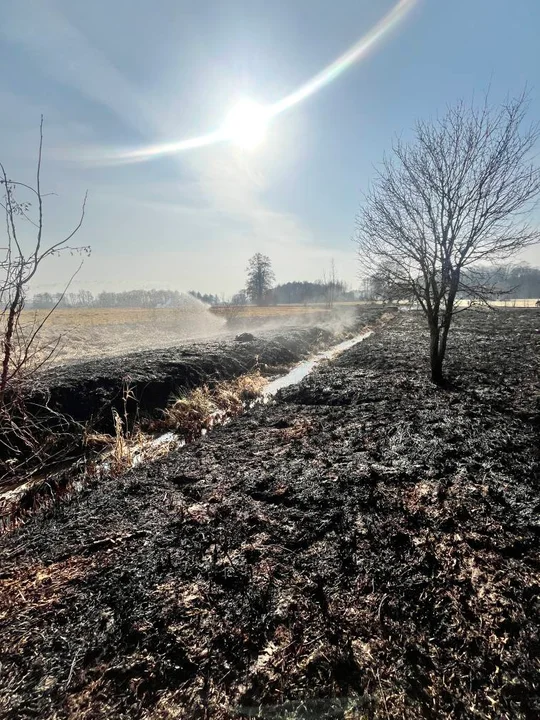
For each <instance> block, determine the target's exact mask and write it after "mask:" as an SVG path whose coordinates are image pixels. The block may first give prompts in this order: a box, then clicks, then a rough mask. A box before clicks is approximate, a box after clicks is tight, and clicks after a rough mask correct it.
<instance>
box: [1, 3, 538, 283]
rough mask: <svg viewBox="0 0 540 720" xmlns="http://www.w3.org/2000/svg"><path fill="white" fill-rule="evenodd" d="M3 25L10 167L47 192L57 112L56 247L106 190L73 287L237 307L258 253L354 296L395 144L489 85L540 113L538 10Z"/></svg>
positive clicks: (243, 6)
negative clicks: (193, 293)
mask: <svg viewBox="0 0 540 720" xmlns="http://www.w3.org/2000/svg"><path fill="white" fill-rule="evenodd" d="M2 18H3V22H2V25H1V26H0V58H1V60H2V62H3V66H4V67H9V68H10V71H9V72H8V73H4V74H3V75H2V78H1V79H0V100H1V102H2V108H3V113H2V116H1V117H0V160H2V161H3V162H4V164H5V165H6V167H7V169H8V172H9V174H10V176H11V177H13V178H16V179H19V180H23V181H25V182H31V180H32V178H33V174H34V168H35V157H36V150H37V141H38V126H39V118H40V115H41V114H43V115H44V116H45V149H44V166H43V176H42V177H43V186H44V190H45V191H50V192H54V193H57V195H54V196H51V197H49V198H47V205H46V220H45V222H46V228H47V231H48V233H49V236H54V234H55V233H58V232H61V230H62V229H66V228H68V227H69V226H70V225H72V224H73V222H74V220H75V219H76V217H77V214H78V212H79V208H80V202H81V200H82V197H83V195H84V192H85V190H86V189H88V192H89V199H88V205H87V213H86V218H85V222H84V225H83V227H82V229H81V231H80V233H79V235H78V236H77V242H78V243H79V244H81V245H90V246H91V247H92V255H91V257H90V258H89V259H87V260H85V263H84V266H83V268H82V269H81V271H80V273H79V274H78V276H77V278H76V279H75V281H74V283H73V286H72V289H73V290H77V289H79V288H85V289H89V290H91V291H92V292H94V293H96V292H99V291H100V290H103V289H108V290H125V289H131V288H135V287H146V288H150V287H156V288H157V287H162V288H171V289H179V290H187V289H190V288H194V289H197V290H200V291H202V292H213V293H217V294H224V295H230V294H232V293H234V292H236V291H237V290H238V289H239V288H241V287H242V286H243V283H244V278H245V272H244V271H245V267H246V264H247V260H248V258H249V257H250V256H251V255H252V254H253V253H255V252H258V251H260V252H263V253H265V254H267V255H269V256H270V258H271V259H272V263H273V267H274V270H275V274H276V279H277V281H278V282H287V281H290V280H294V279H302V280H303V279H306V280H315V279H317V278H320V277H321V276H322V275H323V273H324V272H325V271H327V270H328V267H329V264H330V261H331V259H332V258H333V259H334V260H335V264H336V270H337V274H338V276H339V277H340V278H341V279H343V280H345V281H346V282H348V283H349V284H350V285H352V286H355V285H356V284H357V282H356V273H357V263H356V248H355V246H354V244H353V243H352V242H351V235H352V232H353V226H354V216H355V213H356V211H357V208H358V204H359V202H360V200H361V194H362V192H363V191H365V190H366V189H367V187H368V185H369V182H370V178H372V177H373V174H374V167H375V166H376V165H377V164H378V163H379V162H380V160H381V158H382V156H383V154H384V152H385V151H388V150H389V149H390V146H391V142H392V139H393V137H395V135H396V134H400V135H402V136H403V137H407V135H408V133H409V132H410V130H411V127H412V125H413V123H414V121H415V120H416V119H418V118H430V117H433V116H434V115H435V114H436V113H437V112H438V111H440V110H444V108H445V106H446V105H447V104H448V103H452V102H454V101H455V100H457V99H459V98H465V99H471V98H472V97H477V98H481V97H482V95H483V94H484V92H485V91H486V90H487V89H488V88H489V93H490V100H491V102H493V103H497V102H498V101H500V100H502V99H504V97H505V96H506V95H507V94H515V93H519V92H520V91H522V90H523V88H524V87H527V88H528V89H529V92H530V118H531V120H535V119H537V118H538V117H539V115H540V112H539V111H540V89H539V88H537V87H536V86H535V84H534V83H535V80H536V77H535V70H536V69H537V67H538V64H539V60H540V50H539V47H538V43H537V28H538V27H539V23H540V7H539V6H538V3H537V2H535V1H534V0H522V2H520V3H515V4H513V5H511V4H509V3H507V2H505V1H504V0H494V1H489V2H488V0H477V2H475V3H474V4H471V3H468V2H465V0H457V1H456V2H454V3H451V4H450V3H429V2H427V0H401V2H396V0H393V1H392V0H384V1H381V2H379V3H376V4H375V3H370V2H368V1H367V0H341V1H340V2H337V3H326V2H322V1H320V0H317V1H315V2H314V1H313V0H297V1H296V2H294V3H291V2H289V1H288V0H276V2H273V3H267V2H263V0H230V1H229V2H227V3H222V2H218V1H217V0H213V1H209V0H201V1H200V2H198V3H196V4H194V3H190V2H184V1H180V2H177V1H175V0H156V2H155V3H153V4H152V5H148V4H147V3H143V2H142V1H141V0H134V1H131V2H130V1H129V0H114V1H113V2H107V3H106V2H104V0H96V1H95V2H94V3H84V2H82V1H79V0H77V2H73V1H71V2H70V1H69V0H17V2H16V3H3V8H2ZM524 259H526V260H528V261H529V262H531V263H532V264H540V250H539V249H538V248H533V249H531V250H529V251H528V253H527V254H526V256H525V257H524ZM77 262H78V261H77V258H73V257H69V256H67V257H62V258H55V259H54V260H51V261H49V262H48V263H47V265H45V266H44V267H43V269H42V271H41V273H40V275H39V278H38V280H37V282H36V283H35V285H34V286H33V289H34V290H35V291H56V290H60V289H61V288H62V287H63V285H64V283H65V280H66V279H67V278H68V277H69V275H71V273H72V272H73V270H74V269H75V267H76V266H77Z"/></svg>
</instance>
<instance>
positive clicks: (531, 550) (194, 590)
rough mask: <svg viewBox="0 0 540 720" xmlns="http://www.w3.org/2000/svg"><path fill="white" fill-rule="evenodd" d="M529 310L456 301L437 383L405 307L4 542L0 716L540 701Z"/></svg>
mask: <svg viewBox="0 0 540 720" xmlns="http://www.w3.org/2000/svg"><path fill="white" fill-rule="evenodd" d="M537 326H538V316H537V315H536V314H535V311H534V310H533V311H516V312H512V311H508V312H504V313H501V314H497V315H495V314H493V315H492V314H489V313H483V312H478V313H472V314H471V315H470V316H468V317H465V316H464V317H463V319H460V320H459V321H458V322H457V324H456V329H455V333H454V336H453V340H452V342H453V346H452V353H451V358H452V360H451V362H450V364H449V368H448V369H449V373H450V376H451V377H452V379H453V387H452V388H449V389H444V390H441V389H440V388H436V387H435V386H434V385H433V384H432V383H430V382H429V380H428V379H427V377H426V368H427V367H428V362H427V358H426V362H425V364H424V366H423V367H419V365H418V357H419V349H420V348H422V347H423V346H424V342H425V334H424V333H423V332H422V330H421V327H420V325H419V323H418V322H417V321H416V319H415V317H414V315H413V314H410V313H406V314H405V313H404V314H403V315H401V316H400V318H399V319H398V320H397V321H396V322H395V323H392V324H388V325H385V326H384V328H383V329H382V330H380V331H379V332H377V333H374V334H373V335H372V336H371V337H370V338H368V339H367V340H365V341H364V342H363V343H361V344H360V345H358V346H356V347H355V348H354V349H352V350H351V351H349V352H347V353H345V354H343V355H342V356H340V358H339V359H338V360H336V361H335V362H333V363H326V364H324V365H321V366H320V368H319V369H318V370H317V372H315V373H314V374H312V375H311V376H310V377H309V378H306V380H305V381H304V382H303V383H302V384H301V385H300V386H298V387H296V388H289V389H287V390H286V391H283V392H282V394H281V397H280V398H278V399H277V401H276V402H275V403H272V404H271V405H269V406H266V407H265V406H262V405H257V406H256V407H255V408H254V409H253V410H252V411H251V412H250V413H247V414H245V415H244V416H242V417H241V418H239V419H238V420H237V421H235V422H234V423H230V424H228V425H226V426H224V427H222V428H220V429H219V430H216V431H215V432H214V433H212V434H209V435H208V436H207V437H206V438H204V439H202V440H200V441H199V442H196V443H193V444H191V445H188V446H186V447H185V448H184V449H183V450H182V451H181V452H179V453H173V454H172V455H170V456H168V457H167V458H166V459H164V460H161V461H159V462H157V463H153V464H151V465H148V466H146V467H141V468H138V469H137V470H135V471H130V472H129V473H126V474H124V475H122V476H121V477H120V478H118V479H117V480H115V481H112V482H110V483H101V484H99V485H98V486H97V487H96V488H95V489H94V490H93V491H92V492H88V493H86V494H85V495H83V496H82V497H80V498H79V499H78V501H77V502H76V503H72V504H71V505H65V506H62V507H59V508H56V509H55V510H54V511H51V513H50V515H49V517H46V518H33V519H31V520H30V521H29V522H28V524H27V525H26V526H24V527H22V528H20V529H18V530H17V531H16V532H15V533H12V534H10V535H7V536H5V537H4V538H3V545H2V548H1V549H0V561H1V563H2V575H1V577H0V583H1V584H3V586H4V587H5V588H6V589H7V592H6V594H5V597H6V598H9V600H6V601H5V602H6V604H7V603H8V602H9V609H8V610H9V618H10V619H12V618H15V619H16V621H13V622H8V621H7V619H4V620H1V621H0V661H1V662H2V674H1V676H0V688H1V690H2V692H0V697H1V698H2V699H1V701H0V702H3V703H4V704H3V706H2V710H1V711H0V715H2V713H3V716H5V717H6V718H10V720H12V719H14V718H17V719H19V718H22V719H24V718H30V717H35V716H36V715H38V716H39V717H43V718H53V717H60V716H65V717H68V718H88V719H90V718H98V717H114V718H119V719H120V720H123V719H124V720H127V719H128V718H129V719H130V720H131V719H132V718H141V719H143V718H145V719H150V718H152V719H153V718H155V719H158V718H182V719H184V718H186V719H187V718H202V717H207V718H212V719H215V720H228V719H229V718H231V717H239V718H248V717H250V718H275V719H276V720H277V719H278V718H279V719H280V720H281V719H282V718H285V717H290V718H298V719H300V718H303V719H305V718H308V717H321V718H325V717H326V718H336V719H338V718H342V719H343V720H344V719H345V718H366V719H369V720H371V719H373V720H379V719H380V720H388V719H389V718H390V719H392V720H393V719H394V718H396V719H397V718H399V719H400V720H402V719H403V718H405V720H414V719H415V718H426V719H427V720H439V718H457V717H459V718H464V720H478V718H483V719H484V720H485V719H488V720H516V719H517V720H529V718H535V717H538V715H539V712H540V693H539V688H538V675H539V669H540V668H539V665H538V660H537V655H538V653H537V648H538V642H539V641H540V640H539V626H538V592H539V575H538V558H537V547H538V522H537V515H538V512H537V510H538V478H539V468H538V452H537V440H538V433H537V429H538V403H537V383H538V369H539V368H538V357H539V353H538V342H539V337H538V334H537V333H536V332H535V329H536V328H537ZM82 560H84V561H86V560H93V561H94V562H93V563H91V564H88V565H85V564H84V563H82ZM65 563H68V564H69V563H73V567H74V568H75V569H76V572H75V571H74V574H73V577H72V579H71V580H69V581H68V582H64V579H65V577H66V572H67V571H66V570H65V568H66V567H67V566H66V565H65ZM81 563H82V564H81ZM32 568H36V569H37V570H39V569H41V568H46V570H47V573H50V575H49V577H48V579H45V581H44V582H40V583H37V584H36V585H35V586H34V585H28V582H29V580H31V578H33V577H35V576H36V573H33V570H32ZM56 572H58V581H55V579H54V576H55V573H56ZM49 580H50V581H51V582H52V587H53V590H52V591H51V590H50V584H49ZM19 589H20V591H21V593H19V592H18V590H19ZM0 597H4V595H2V594H1V590H0ZM0 602H2V601H1V600H0ZM5 617H6V618H7V616H5Z"/></svg>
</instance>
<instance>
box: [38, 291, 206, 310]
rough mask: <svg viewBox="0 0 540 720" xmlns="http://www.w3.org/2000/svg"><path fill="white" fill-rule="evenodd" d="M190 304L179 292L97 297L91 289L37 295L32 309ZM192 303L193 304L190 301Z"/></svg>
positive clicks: (196, 295)
mask: <svg viewBox="0 0 540 720" xmlns="http://www.w3.org/2000/svg"><path fill="white" fill-rule="evenodd" d="M188 295H189V296H191V297H193V298H196V299H197V300H201V301H202V302H204V303H207V304H209V305H214V304H216V303H217V302H219V299H218V297H217V295H201V293H198V292H195V291H194V290H190V292H189V293H188ZM186 302H189V298H188V297H187V296H186V293H181V292H179V291H178V290H127V291H125V292H100V293H99V294H98V295H96V296H94V295H93V294H92V293H91V292H90V291H89V290H79V292H78V293H70V292H68V293H66V294H65V295H64V296H63V297H62V293H37V294H36V295H34V297H33V299H32V307H33V308H36V309H41V308H43V309H49V308H53V307H54V306H55V305H57V304H58V305H59V307H68V308H85V307H86V308H88V307H97V308H128V307H137V308H164V307H183V306H185V305H186ZM191 302H193V301H191Z"/></svg>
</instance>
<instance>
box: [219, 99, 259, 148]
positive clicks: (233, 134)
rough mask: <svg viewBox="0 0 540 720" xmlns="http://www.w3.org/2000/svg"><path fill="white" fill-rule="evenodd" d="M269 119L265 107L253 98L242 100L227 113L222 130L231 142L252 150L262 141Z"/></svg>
mask: <svg viewBox="0 0 540 720" xmlns="http://www.w3.org/2000/svg"><path fill="white" fill-rule="evenodd" d="M269 119H270V114H269V112H268V110H267V109H266V108H265V107H263V106H262V105H259V104H258V103H256V102H253V100H242V101H240V102H239V103H238V104H237V105H235V106H234V107H233V109H232V110H231V111H230V113H229V114H228V115H227V118H226V120H225V123H224V125H223V130H224V132H225V134H226V136H227V138H228V139H229V140H231V141H232V142H233V143H235V144H236V145H238V146H239V147H241V148H245V149H246V150H253V149H254V148H256V147H257V145H260V143H261V142H262V141H263V139H264V136H265V134H266V128H267V126H268V121H269Z"/></svg>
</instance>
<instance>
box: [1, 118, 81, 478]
mask: <svg viewBox="0 0 540 720" xmlns="http://www.w3.org/2000/svg"><path fill="white" fill-rule="evenodd" d="M42 154H43V118H42V119H41V123H40V127H39V149H38V157H37V167H36V180H35V185H34V186H32V185H28V184H27V183H24V182H20V181H18V180H13V179H12V178H11V177H10V176H9V175H8V172H7V170H6V168H5V166H4V165H3V164H2V163H1V162H0V189H1V190H2V191H3V196H2V198H1V200H0V207H1V208H2V209H3V210H4V214H5V227H4V230H5V233H4V234H5V241H4V243H2V245H1V246H0V366H1V367H0V482H1V481H2V477H4V476H5V475H6V474H9V473H13V472H14V471H15V469H16V468H17V467H19V466H20V464H21V462H23V463H24V465H25V466H30V465H31V464H36V462H37V461H39V459H40V458H43V457H45V454H46V453H47V452H48V451H50V446H52V445H54V438H53V437H51V433H48V432H45V428H44V427H42V426H39V420H38V419H37V418H36V417H35V416H34V415H32V414H30V413H29V412H28V409H27V408H26V406H25V402H24V392H23V388H24V386H25V384H27V383H28V381H29V379H30V378H31V377H32V376H33V375H34V374H35V373H36V372H37V370H38V369H39V368H41V367H42V366H43V365H44V364H45V363H46V362H47V361H48V360H50V358H51V357H52V356H53V354H54V352H55V350H56V348H57V347H58V343H59V340H60V338H57V339H56V340H54V341H50V340H49V341H45V340H43V336H42V330H43V327H44V325H45V324H46V323H47V321H48V320H49V318H50V316H51V315H52V314H53V312H54V311H55V309H56V308H57V307H58V305H59V304H60V302H61V300H62V298H63V295H64V293H65V291H66V290H67V288H68V287H69V283H68V284H67V286H66V288H65V290H64V293H61V294H60V297H59V299H58V301H57V302H56V303H55V305H54V306H53V307H52V308H50V309H49V310H48V312H47V313H46V314H45V315H44V316H43V317H39V316H38V315H37V314H36V315H34V317H33V319H32V320H30V321H29V322H25V321H23V310H24V307H25V303H26V299H27V294H28V290H29V286H30V283H31V282H32V281H33V279H34V278H35V276H36V273H37V271H38V269H39V268H40V266H41V265H42V263H43V262H44V261H46V260H47V259H48V258H52V257H54V256H57V255H59V254H61V253H63V252H71V253H78V254H88V253H89V248H87V247H74V246H72V245H70V241H71V239H72V238H73V236H74V235H75V234H76V233H77V231H78V230H79V228H80V227H81V225H82V222H83V219H84V213H85V205H86V196H85V198H84V200H83V203H82V209H81V212H80V216H79V219H78V222H77V223H76V225H75V227H74V228H73V229H72V230H71V231H70V232H69V233H68V234H67V235H65V236H64V237H63V238H61V239H60V240H55V241H52V242H47V241H46V239H45V227H44V198H45V197H47V195H46V194H44V193H43V191H42V187H41V165H42ZM70 282H71V280H70ZM41 410H42V413H41V414H42V415H43V414H47V413H49V414H50V415H54V414H53V413H51V411H49V409H48V408H46V407H44V408H42V409H41ZM52 419H53V420H54V421H55V422H53V425H55V426H56V427H57V428H58V427H63V428H65V426H66V425H67V424H68V423H67V422H66V421H64V420H63V419H62V418H60V417H59V416H56V417H54V418H52ZM44 437H45V439H46V442H44Z"/></svg>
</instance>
